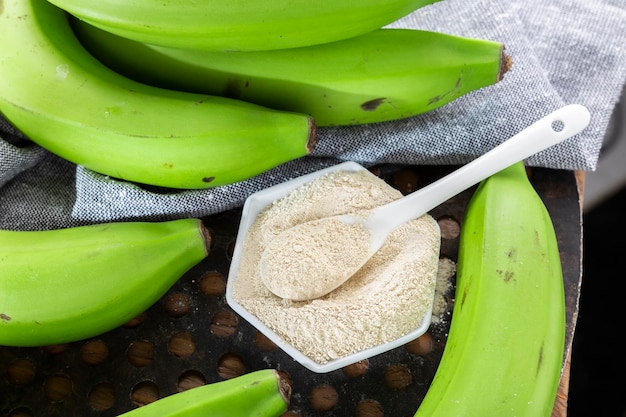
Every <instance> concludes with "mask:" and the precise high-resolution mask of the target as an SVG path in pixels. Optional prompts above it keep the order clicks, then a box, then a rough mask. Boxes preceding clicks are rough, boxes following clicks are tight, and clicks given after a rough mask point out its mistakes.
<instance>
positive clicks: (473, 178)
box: [367, 104, 591, 230]
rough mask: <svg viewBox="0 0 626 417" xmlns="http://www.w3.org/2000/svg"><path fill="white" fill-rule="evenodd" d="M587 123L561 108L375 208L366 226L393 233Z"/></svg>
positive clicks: (576, 110)
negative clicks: (446, 173) (493, 146)
mask: <svg viewBox="0 0 626 417" xmlns="http://www.w3.org/2000/svg"><path fill="white" fill-rule="evenodd" d="M590 119H591V115H590V114H589V110H587V108H586V107H584V106H582V105H579V104H571V105H567V106H564V107H562V108H560V109H559V110H556V111H554V112H553V113H550V114H549V115H547V116H545V117H543V118H542V119H540V120H539V121H537V122H535V123H533V124H532V125H530V126H529V127H527V128H526V129H524V130H522V131H521V132H519V133H518V134H516V135H515V136H513V137H511V138H510V139H508V140H507V141H505V142H504V143H502V144H500V145H498V146H496V147H495V148H493V149H492V150H490V151H489V152H487V153H485V154H483V155H482V156H480V157H478V158H476V159H475V160H473V161H471V162H470V163H468V164H466V165H464V166H462V167H461V168H459V169H457V170H455V171H454V172H452V173H450V174H448V175H446V176H445V177H443V178H441V179H439V180H437V181H435V182H433V183H431V184H429V185H427V186H425V187H423V188H421V189H419V190H417V191H415V192H413V193H411V194H408V195H407V196H405V197H402V198H400V199H398V200H396V201H394V202H392V203H389V204H386V205H384V206H381V207H379V208H377V209H376V210H374V212H373V213H372V214H371V215H370V216H369V218H368V220H367V223H371V224H372V225H374V224H376V225H377V227H380V226H382V225H386V229H387V230H393V229H395V228H396V227H397V226H400V225H401V224H403V223H405V222H407V221H409V220H412V219H416V218H418V217H420V216H421V215H423V214H425V213H427V212H428V211H430V210H432V209H433V208H435V207H437V206H438V205H440V204H442V203H444V202H445V201H447V200H448V199H450V198H451V197H454V196H455V195H457V194H459V193H460V192H462V191H464V190H466V189H468V188H470V187H471V186H473V185H475V184H477V183H479V182H480V181H482V180H484V179H485V178H487V177H489V176H491V175H493V174H495V173H497V172H499V171H501V170H503V169H504V168H507V167H509V166H511V165H513V164H515V163H517V162H519V161H521V160H523V159H526V158H528V157H529V156H531V155H534V154H536V153H537V152H540V151H542V150H544V149H546V148H548V147H550V146H553V145H556V144H557V143H559V142H562V141H564V140H565V139H567V138H570V137H572V136H574V135H576V134H578V133H580V132H581V131H582V130H583V129H584V128H585V127H587V125H588V124H589V120H590Z"/></svg>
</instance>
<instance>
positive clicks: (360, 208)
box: [232, 171, 440, 364]
mask: <svg viewBox="0 0 626 417" xmlns="http://www.w3.org/2000/svg"><path fill="white" fill-rule="evenodd" d="M400 197H402V194H401V193H400V192H399V191H397V190H396V189H394V188H393V187H391V186H389V185H388V184H387V183H385V182H384V181H383V180H382V179H380V178H378V177H376V176H375V175H373V174H371V173H370V172H369V171H357V172H331V173H328V174H325V175H323V176H321V177H319V178H317V179H315V180H313V181H311V182H309V183H307V184H304V185H302V186H300V187H298V188H296V189H295V190H293V191H292V192H290V193H289V194H287V195H285V196H284V197H282V198H280V199H278V200H276V201H275V202H274V203H272V204H271V205H269V206H267V207H266V209H265V210H264V211H263V212H261V213H260V214H259V215H258V216H257V219H256V220H255V222H254V224H253V225H252V226H251V227H250V229H249V230H248V234H247V236H246V238H245V241H244V245H243V251H242V254H241V264H240V269H239V271H238V276H237V280H236V282H235V283H234V285H233V292H232V296H233V298H234V299H235V300H236V301H237V302H238V303H239V304H241V305H242V306H243V307H245V308H246V309H247V310H248V311H249V312H250V313H251V314H254V315H255V316H256V317H257V318H258V319H259V320H260V321H262V322H263V323H264V324H265V325H266V326H268V327H269V328H270V329H272V331H274V332H275V333H276V334H277V335H279V336H280V337H281V338H282V339H283V340H284V341H285V342H286V343H288V344H290V345H292V346H293V347H294V348H296V349H298V350H299V351H300V352H302V353H303V354H304V355H306V356H308V357H310V358H311V359H312V360H314V361H315V362H317V363H320V364H324V363H327V362H329V361H331V360H334V359H337V358H341V357H344V356H347V355H350V354H353V353H356V352H359V351H361V350H364V349H368V348H371V347H374V346H377V345H380V344H383V343H387V342H390V341H393V340H395V339H397V338H399V337H401V336H404V335H406V334H407V333H410V332H411V331H413V330H415V329H416V328H417V327H419V326H420V324H421V323H422V320H423V318H424V316H425V315H426V314H427V313H428V312H430V311H432V308H433V300H434V295H435V284H436V280H437V271H438V267H439V247H440V231H439V227H438V226H437V223H436V221H435V220H434V219H433V218H432V217H430V216H429V215H424V216H422V217H420V218H418V219H416V220H412V221H410V222H408V223H406V224H404V225H402V226H400V227H398V228H397V229H396V230H394V232H393V233H392V234H391V235H390V236H389V238H388V239H387V241H386V242H385V244H384V245H383V247H382V248H381V249H380V250H379V251H378V252H377V253H376V254H375V255H374V256H373V257H372V258H371V259H370V260H369V262H368V263H367V264H365V266H363V267H362V268H361V269H360V270H359V271H358V272H357V273H356V274H355V275H353V276H352V277H351V278H350V279H349V280H348V281H346V282H345V283H344V284H343V285H341V286H340V287H339V288H337V289H335V290H334V291H332V292H330V293H329V294H327V295H325V296H323V297H320V298H316V299H313V300H310V301H292V300H288V299H283V298H281V297H278V296H276V295H275V294H274V293H272V292H271V291H270V290H269V289H268V288H267V287H266V286H265V284H264V283H263V281H262V279H261V277H260V272H259V263H260V258H261V254H262V253H263V251H264V250H265V248H266V247H267V246H268V244H269V243H270V242H271V241H272V240H273V239H274V238H275V237H276V235H278V234H279V233H281V232H282V231H284V230H286V229H288V228H290V227H293V226H296V225H298V224H301V223H304V222H307V221H312V220H315V219H320V218H324V217H329V216H333V215H340V214H352V215H357V216H363V217H365V216H367V214H368V213H369V212H370V211H371V210H372V209H374V208H376V207H378V206H380V205H382V204H385V203H389V202H391V201H393V200H396V199H398V198H400ZM352 245H354V242H343V249H344V250H343V252H344V254H345V256H346V257H347V258H349V257H350V256H351V255H350V254H351V246H352ZM318 279H319V280H323V279H324V278H323V277H318Z"/></svg>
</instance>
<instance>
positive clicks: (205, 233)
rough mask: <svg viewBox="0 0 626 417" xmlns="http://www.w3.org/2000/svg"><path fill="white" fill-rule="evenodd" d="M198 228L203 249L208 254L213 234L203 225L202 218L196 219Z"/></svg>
mask: <svg viewBox="0 0 626 417" xmlns="http://www.w3.org/2000/svg"><path fill="white" fill-rule="evenodd" d="M198 228H199V230H200V236H201V237H202V240H203V241H204V250H205V252H206V254H207V255H208V254H209V252H210V251H211V247H212V245H213V242H214V239H213V235H212V233H211V230H210V229H209V228H207V227H206V226H205V225H204V223H203V222H202V220H198Z"/></svg>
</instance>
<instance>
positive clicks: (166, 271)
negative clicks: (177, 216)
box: [0, 0, 211, 346]
mask: <svg viewBox="0 0 626 417" xmlns="http://www.w3.org/2000/svg"><path fill="white" fill-rule="evenodd" d="M20 1H21V0H20ZM5 10H6V9H5ZM210 245H211V238H210V234H209V232H208V231H207V230H206V229H205V228H204V226H203V224H202V223H201V221H200V220H197V219H182V220H171V221H166V222H157V223H151V222H120V223H109V224H100V225H88V226H79V227H72V228H65V229H54V230H42V231H13V230H1V231H0V345H4V346H45V345H52V344H57V343H68V342H73V341H77V340H83V339H86V338H89V337H93V336H96V335H99V334H101V333H104V332H106V331H109V330H112V329H114V328H116V327H118V326H120V325H122V324H124V323H125V322H127V321H128V320H130V319H132V318H134V317H136V316H137V315H138V314H140V313H141V312H143V311H144V310H145V309H147V308H148V307H150V306H151V305H152V304H154V303H155V302H156V301H157V300H158V299H159V298H160V297H162V296H163V295H164V294H165V292H166V291H167V290H168V289H169V288H170V287H171V286H172V285H173V284H174V282H176V281H177V280H178V279H179V278H180V277H181V276H182V275H183V274H184V273H185V272H187V271H188V270H189V269H190V268H191V267H193V266H194V265H196V264H197V263H199V262H200V261H201V260H202V259H204V258H205V257H206V256H207V254H208V252H209V250H210Z"/></svg>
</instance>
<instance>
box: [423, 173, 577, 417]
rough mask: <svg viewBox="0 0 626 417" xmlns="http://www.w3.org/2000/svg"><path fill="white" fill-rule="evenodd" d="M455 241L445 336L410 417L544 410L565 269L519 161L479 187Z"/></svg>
mask: <svg viewBox="0 0 626 417" xmlns="http://www.w3.org/2000/svg"><path fill="white" fill-rule="evenodd" d="M460 239H461V240H460V246H459V257H458V270H457V289H456V297H455V305H454V310H453V314H452V322H451V324H450V332H449V336H448V339H447V342H446V346H445V348H444V352H443V356H442V358H441V362H440V365H439V367H438V369H437V371H436V373H435V377H434V379H433V381H432V383H431V386H430V387H429V389H428V392H427V393H426V396H425V398H424V399H423V401H422V403H421V404H420V406H419V408H418V410H417V413H416V414H415V416H416V417H422V416H429V417H438V416H442V417H443V416H445V417H449V416H498V417H507V416H511V417H513V416H517V417H521V416H528V417H531V416H532V417H535V416H545V417H547V416H550V415H551V413H552V409H553V407H554V402H555V399H556V393H557V390H558V385H559V380H560V375H561V369H562V363H563V353H564V344H565V300H564V288H563V274H562V270H561V260H560V255H559V248H558V244H557V239H556V235H555V231H554V227H553V224H552V221H551V219H550V216H549V213H548V212H547V210H546V207H545V205H544V204H543V202H542V200H541V198H540V197H539V195H538V194H537V193H536V191H535V190H534V188H533V187H532V184H531V183H530V181H529V179H528V177H527V175H526V171H525V168H524V165H523V163H522V162H519V163H517V164H514V165H512V166H511V167H509V168H507V169H504V170H503V171H501V172H499V173H497V174H495V175H493V176H491V177H489V178H488V179H486V180H484V181H483V182H482V183H481V184H480V185H479V187H478V188H477V190H476V192H475V194H474V195H473V196H472V198H471V200H470V202H469V205H468V207H467V211H466V214H465V220H464V223H463V226H462V230H461V238H460Z"/></svg>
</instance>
